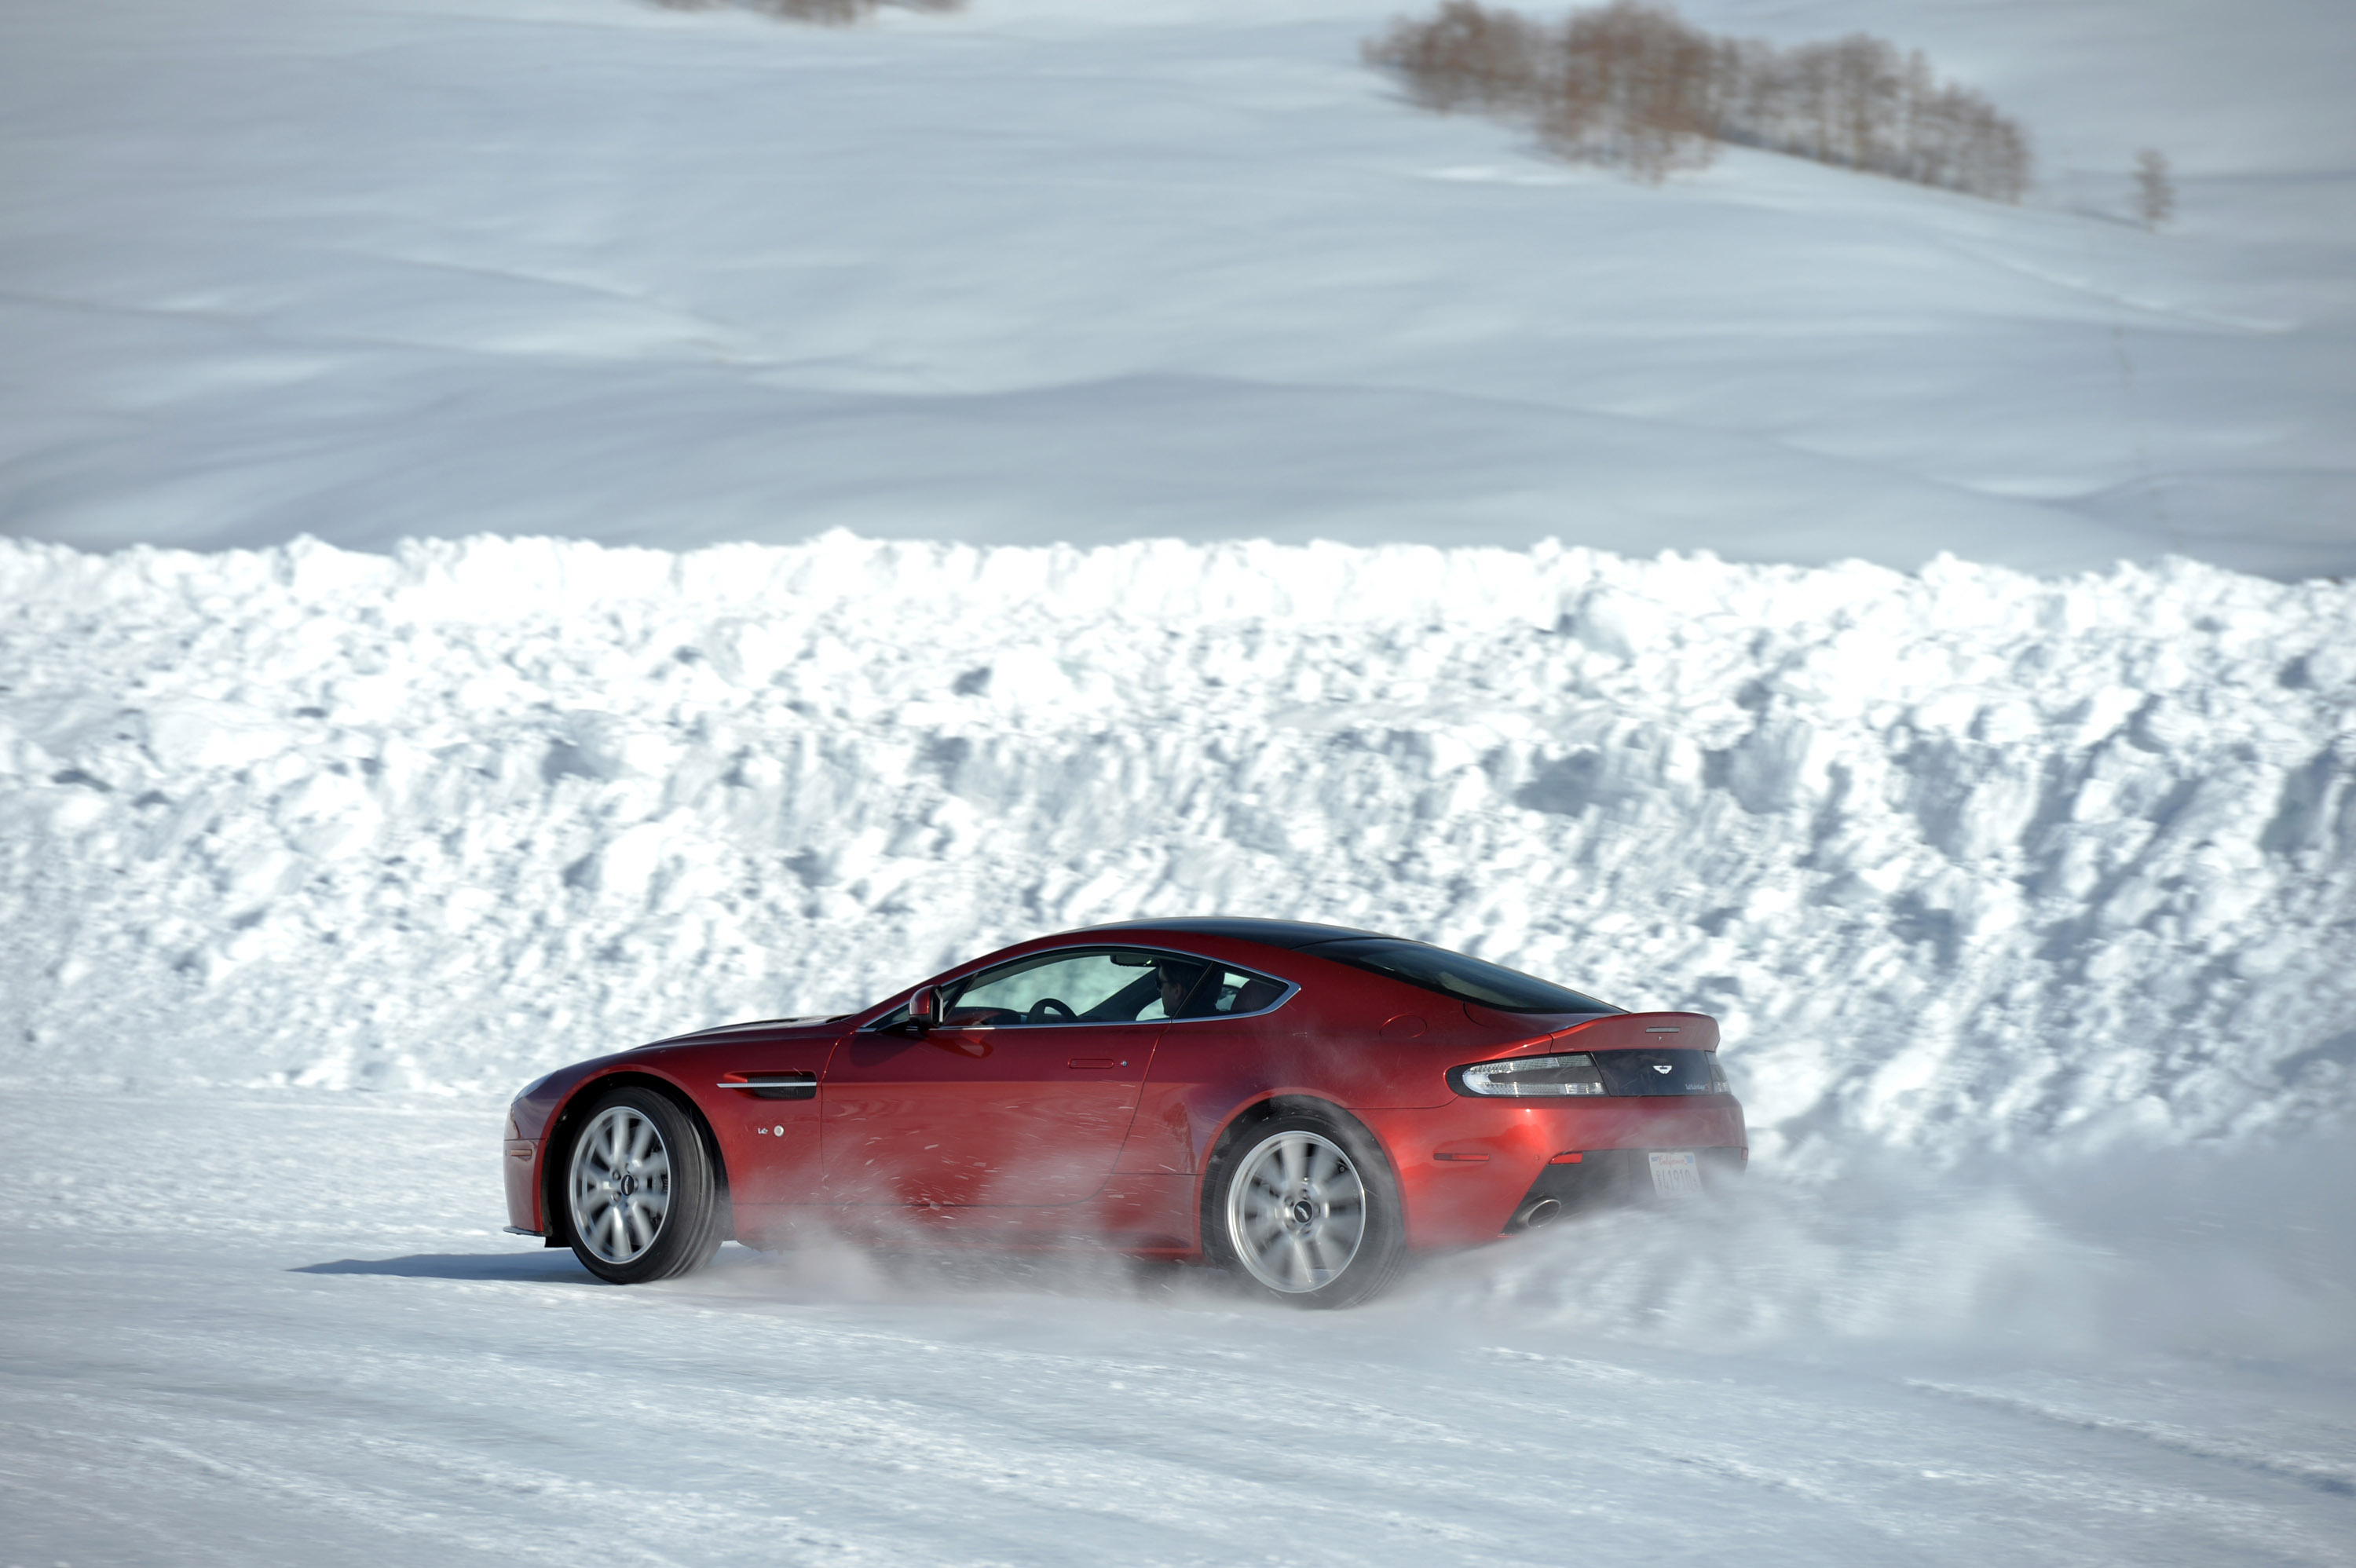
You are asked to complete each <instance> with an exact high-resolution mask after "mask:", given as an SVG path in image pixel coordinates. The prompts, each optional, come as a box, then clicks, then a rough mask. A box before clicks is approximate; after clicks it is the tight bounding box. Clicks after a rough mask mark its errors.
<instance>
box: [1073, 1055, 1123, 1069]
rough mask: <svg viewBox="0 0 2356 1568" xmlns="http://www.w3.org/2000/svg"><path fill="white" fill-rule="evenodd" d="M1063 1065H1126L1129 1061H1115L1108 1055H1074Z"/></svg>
mask: <svg viewBox="0 0 2356 1568" xmlns="http://www.w3.org/2000/svg"><path fill="white" fill-rule="evenodd" d="M1064 1065H1065V1066H1066V1067H1126V1066H1128V1065H1129V1063H1128V1062H1126V1061H1114V1060H1113V1059H1112V1058H1111V1057H1109V1056H1075V1057H1074V1058H1072V1060H1071V1061H1067V1062H1066V1063H1065V1064H1064Z"/></svg>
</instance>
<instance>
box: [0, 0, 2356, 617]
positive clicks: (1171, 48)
mask: <svg viewBox="0 0 2356 1568" xmlns="http://www.w3.org/2000/svg"><path fill="white" fill-rule="evenodd" d="M1396 9H1398V5H1397V4H1396V0H1274V3H1272V0H1161V3H1151V4H1147V3H1129V0H1124V3H1122V4H1118V5H1115V4H1108V3H1104V0H974V4H973V5H971V6H970V8H969V9H968V10H967V11H965V12H964V13H961V14H958V15H953V16H915V15H908V14H904V13H887V14H886V15H885V16H884V17H883V20H882V21H881V22H879V23H878V24H877V25H875V26H873V27H862V28H857V29H850V30H829V29H818V28H808V27H799V28H797V27H780V26H777V25H776V24H775V23H772V22H768V21H765V20H763V19H761V18H758V17H755V16H748V15H744V14H741V13H719V14H714V13H684V14H683V13H678V12H666V11H660V10H657V9H655V8H653V7H651V6H647V5H636V4H633V3H632V0H239V3H237V4H235V5H229V4H222V3H220V0H209V3H207V4H201V5H190V4H187V0H79V3H77V4H75V5H46V6H36V5H16V6H12V7H9V8H7V10H6V12H5V16H0V149H5V151H0V159H5V185H6V190H7V197H6V207H5V221H0V342H5V346H6V352H5V355H0V528H5V529H6V530H7V531H9V532H11V533H14V534H17V535H20V536H27V537H33V538H42V539H62V540H70V541H74V542H79V543H81V544H85V545H91V546H103V547H111V546H114V545H119V544H125V543H134V542H140V541H148V542H166V543H177V544H183V545H188V546H197V547H207V548H210V547H218V546H222V545H252V544H264V543H276V542H281V541H284V540H286V539H291V538H293V537H295V535H297V534H302V533H310V534H314V535H317V536H319V537H321V538H324V539H329V540H330V541H332V542H336V543H339V544H346V545H360V546H364V547H367V548H371V549H382V548H386V547H388V546H390V545H391V543H392V542H393V541H394V540H396V539H400V538H402V537H411V536H423V535H439V536H459V535H466V534H471V533H475V532H477V531H482V530H489V531H493V532H498V533H506V534H541V533H546V534H554V535H561V536H566V537H573V538H592V539H605V540H608V541H617V542H631V543H639V544H659V545H663V546H667V547H670V548H679V547H681V546H685V545H689V544H694V543H701V542H707V541H715V540H727V539H761V540H770V541H791V540H798V539H807V538H809V537H812V536H813V535H815V534H817V533H819V532H820V531H822V530H824V529H826V528H833V527H841V528H851V529H853V530H854V531H858V532H861V533H863V534H868V535H871V536H872V535H882V536H888V537H897V538H916V539H969V540H973V541H976V542H993V541H995V542H1022V543H1044V542H1050V541H1055V540H1066V541H1094V540H1103V539H1133V538H1139V537H1146V536H1154V535H1170V536H1176V537H1183V538H1192V539H1256V538H1266V539H1290V540H1305V539H1312V538H1327V539H1347V540H1352V541H1357V542H1381V541H1389V540H1399V539H1420V540H1428V541H1432V542H1445V543H1466V544H1484V543H1498V544H1515V545H1523V544H1528V543H1531V542H1534V541H1536V540H1538V539H1547V538H1559V539H1563V540H1564V541H1565V542H1567V543H1569V544H1573V545H1586V546H1591V547H1595V548H1601V549H1616V550H1620V551H1622V552H1625V553H1631V554H1645V555H1649V554H1651V553H1653V552H1655V551H1656V550H1658V549H1662V548H1664V547H1670V548H1677V549H1698V548H1708V549H1715V550H1717V551H1718V552H1719V554H1720V555H1722V556H1724V557H1726V558H1727V559H1730V560H1783V561H1830V560H1838V559H1841V558H1843V557H1847V556H1851V555H1854V556H1858V557H1862V558H1864V559H1867V560H1877V561H1880V562H1883V563H1885V564H1890V565H1897V566H1905V567H1911V566H1914V565H1919V564H1920V563H1921V562H1922V561H1924V560H1928V559H1929V558H1930V557H1931V556H1932V555H1933V554H1935V553H1936V552H1938V551H1939V550H1941V549H1948V550H1953V551H1954V552H1955V553H1957V554H1959V555H1962V556H1964V557H1965V558H1966V559H1969V560H1986V561H1995V562H2001V563H2007V564H2011V565H2016V566H2022V567H2028V568H2032V569H2038V570H2074V569H2078V568H2083V567H2102V566H2106V565H2108V564H2109V563H2110V562H2111V561H2113V560H2116V559H2120V558H2122V557H2124V558H2128V559H2134V560H2146V561H2149V560H2157V559H2158V557H2159V556H2160V555H2161V554H2162V553H2164V552H2166V551H2169V550H2175V551H2178V552H2180V553H2187V554H2190V555H2194V556H2196V557H2200V558H2201V559H2206V560H2214V561H2218V562H2221V563H2222V564H2226V565H2230V566H2234V567H2237V568H2240V569H2243V570H2248V571H2263V572H2267V573H2270V574H2275V575H2282V576H2289V575H2298V574H2301V573H2306V572H2319V571H2325V572H2346V571H2351V569H2356V468H2351V450H2356V331H2351V325H2356V289H2351V279H2356V187H2352V186H2351V180H2356V116H2351V114H2349V112H2347V109H2346V106H2345V101H2344V99H2345V92H2344V84H2345V82H2346V81H2347V80H2349V79H2350V77H2351V74H2356V28H2351V27H2348V26H2347V25H2346V18H2345V14H2344V7H2343V6H2342V5H2340V4H2338V3H2337V0H2238V3H2236V4H2232V5H2225V4H2219V3H2217V0H2167V3H2165V4H2155V3H2154V0H2071V3H2069V4H2042V3H2040V4H2024V3H2009V4H1988V3H1985V0H1975V3H1972V4H1956V3H1952V0H1910V3H1909V4H1906V5H1889V4H1883V3H1878V0H1811V3H1808V4H1789V3H1784V0H1772V3H1771V0H1699V3H1697V4H1695V5H1688V6H1687V10H1688V12H1689V13H1690V14H1692V15H1693V16H1695V17H1696V19H1697V20H1699V21H1702V22H1704V23H1706V24H1708V25H1709V26H1712V27H1717V28H1719V29H1721V30H1725V31H1730V32H1735V33H1750V32H1766V33H1771V34H1772V35H1774V36H1776V37H1782V38H1784V39H1786V40H1789V39H1794V38H1804V37H1829V36H1836V35H1837V34H1840V33H1843V32H1846V31H1848V30H1850V29H1853V28H1858V27H1863V28H1867V29H1869V30H1871V31H1874V32H1877V33H1882V34H1886V35H1890V36H1892V37H1895V38H1896V39H1897V40H1898V41H1899V42H1901V43H1902V44H1905V45H1907V46H1909V47H1921V48H1926V49H1928V50H1929V51H1930V52H1931V54H1932V56H1933V59H1934V60H1935V61H1936V62H1937V63H1938V65H1939V66H1940V68H1941V69H1943V70H1945V71H1948V72H1951V73H1953V74H1954V75H1956V76H1958V77H1960V78H1961V79H1963V80H1966V81H1968V82H1970V83H1971V84H1972V85H1974V86H1976V87H1978V88H1981V89H1983V90H1985V91H1987V92H1989V93H1990V94H1991V95H1992V96H1993V97H1994V98H1995V99H1996V100H1997V101H1998V102H1999V103H2001V104H2003V105H2004V106H2005V107H2006V108H2007V109H2008V110H2010V111H2011V112H2015V113H2017V114H2019V116H2020V117H2021V118H2023V119H2024V120H2025V121H2026V122H2027V123H2029V126H2030V127H2031V128H2032V130H2033V132H2034V133H2035V134H2036V137H2037V142H2038V146H2039V148H2040V153H2041V155H2042V157H2043V163H2042V165H2041V166H2042V168H2043V169H2044V171H2045V179H2044V182H2043V184H2042V185H2041V186H2040V190H2039V192H2038V194H2037V197H2036V198H2035V200H2034V201H2033V202H2032V203H2030V204H2029V205H2028V206H2026V207H2022V208H2008V207H2001V206H1997V205H1995V204H1991V203H1987V202H1981V201H1976V200H1973V199H1971V198H1968V197H1956V196H1953V195H1948V194H1944V193H1939V192H1933V191H1928V190H1923V189H1921V188H1919V187H1909V186H1902V185H1899V184H1896V183H1894V182H1890V181H1887V180H1879V179H1869V178H1860V177H1858V176H1852V175H1847V174H1844V173H1841V172H1839V171H1837V170H1831V169H1826V168H1820V167H1816V166H1815V165H1808V164H1804V163H1799V162H1795V161H1793V160H1789V159H1781V158H1775V157H1772V156H1767V155H1749V154H1734V155H1729V156H1728V157H1726V158H1725V159H1724V160H1723V161H1722V162H1720V163H1719V165H1717V166H1716V167H1715V168H1713V169H1711V170H1709V171H1708V172H1707V173H1706V174H1702V175H1699V176H1694V177H1691V178H1682V179H1679V180H1677V181H1675V182H1673V183H1672V184H1670V185H1669V186H1668V187H1665V188H1662V189H1651V188H1646V187H1639V186H1635V185H1632V184H1630V183H1629V182H1627V181H1626V180H1624V179H1622V178H1621V177H1620V176H1615V175H1611V174H1607V173H1603V172H1600V171H1594V170H1582V169H1576V168H1568V167H1564V166H1562V165H1555V164H1550V163H1547V162H1546V161H1544V160H1542V159H1539V158H1537V157H1536V156H1535V155H1533V154H1532V153H1531V151H1530V149H1529V147H1528V146H1527V145H1526V137H1524V136H1522V135H1520V134H1519V133H1516V132H1515V131H1513V130H1511V129H1509V128H1505V127H1502V126H1497V125H1494V124H1491V123H1486V122H1483V121H1480V120H1478V119H1473V118H1464V119H1452V120H1451V119H1441V118H1438V117H1434V116H1430V115H1426V114H1423V113H1421V112H1417V111H1415V110H1413V109H1411V108H1408V106H1406V105H1405V104H1403V103H1402V102H1400V101H1398V98H1397V96H1396V94H1395V93H1394V92H1393V91H1391V90H1390V89H1389V88H1388V87H1387V85H1386V83H1385V82H1383V81H1382V80H1380V79H1379V78H1377V77H1376V76H1375V75H1374V74H1372V73H1370V72H1368V71H1367V70H1365V69H1364V68H1362V67H1361V66H1360V65H1359V63H1358V60H1357V55H1356V48H1357V44H1358V41H1359V40H1360V39H1361V38H1362V37H1365V36H1366V35H1367V34H1368V33H1370V32H1372V31H1374V30H1375V29H1376V27H1379V26H1380V25H1381V24H1382V23H1383V21H1384V20H1385V18H1386V17H1387V16H1388V15H1389V14H1390V13H1391V12H1392V11H1394V10H1396ZM2144 145H2153V146H2158V147H2160V148H2163V149H2164V150H2166V151H2167V152H2168V153H2169V155H2171V157H2172V159H2173V161H2174V163H2175V165H2176V166H2177V168H2178V170H2179V175H2180V181H2179V183H2180V184H2181V187H2182V195H2183V199H2182V206H2181V216H2180V217H2179V219H2178V220H2177V221H2176V222H2175V223H2174V224H2172V225H2171V226H2170V227H2169V229H2168V230H2167V231H2165V232H2163V233H2160V234H2156V235H2155V234H2147V233H2145V232H2143V231H2141V230H2140V229H2136V227H2134V226H2133V225H2132V224H2131V223H2129V222H2128V221H2126V213H2127V211H2128V205H2129V177H2128V172H2129V170H2130V168H2131V165H2132V160H2133V157H2134V154H2135V151H2136V148H2137V147H2139V146H2144Z"/></svg>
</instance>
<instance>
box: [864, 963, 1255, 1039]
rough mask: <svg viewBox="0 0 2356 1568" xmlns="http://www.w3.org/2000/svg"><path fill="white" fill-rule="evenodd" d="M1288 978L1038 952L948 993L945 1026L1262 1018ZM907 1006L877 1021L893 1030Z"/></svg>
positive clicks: (1220, 967)
mask: <svg viewBox="0 0 2356 1568" xmlns="http://www.w3.org/2000/svg"><path fill="white" fill-rule="evenodd" d="M1290 988H1291V987H1290V986H1288V985H1287V984H1286V983H1285V982H1284V981H1282V980H1273V979H1270V978H1269V977H1268V976H1265V975H1255V974H1252V973H1250V972H1249V971H1248V970H1242V969H1234V968H1229V967H1227V966H1226V965H1219V964H1214V963H1212V962H1211V961H1210V960H1208V959H1206V958H1196V957H1193V956H1191V955H1186V954H1182V953H1156V952H1149V951H1141V950H1138V949H1135V948H1091V949H1086V950H1078V951H1076V950H1073V949H1069V948H1066V949H1061V950H1058V951H1056V952H1053V953H1034V954H1033V955H1031V956H1030V957H1028V958H1018V959H1016V960H1015V961H1014V962H1013V963H1012V964H1001V965H999V966H998V967H996V968H994V969H985V970H982V971H981V972H980V973H979V974H976V975H972V976H968V977H967V978H966V979H965V980H964V981H962V982H959V983H952V984H951V985H949V986H948V987H946V988H945V989H946V992H947V994H946V995H945V996H944V997H942V998H941V1000H942V1008H941V1021H942V1022H943V1023H945V1024H947V1025H948V1026H950V1027H952V1028H964V1029H1023V1028H1029V1027H1038V1026H1044V1025H1054V1024H1069V1023H1161V1022H1163V1021H1165V1020H1167V1019H1212V1018H1224V1017H1228V1016H1231V1015H1237V1014H1243V1013H1256V1012H1258V1011H1261V1010H1262V1009H1264V1008H1269V1007H1273V1006H1274V1005H1275V1004H1276V1003H1277V1002H1279V1001H1280V1000H1282V999H1283V997H1285V995H1286V994H1287V993H1288V992H1289V991H1290ZM906 1018H907V1011H906V1009H905V1008H895V1009H894V1011H893V1012H892V1013H891V1015H890V1016H888V1017H886V1018H883V1019H877V1020H876V1021H875V1022H874V1023H873V1024H872V1025H870V1026H869V1027H870V1028H872V1029H891V1028H894V1027H897V1026H898V1025H900V1024H902V1023H904V1022H905V1020H906Z"/></svg>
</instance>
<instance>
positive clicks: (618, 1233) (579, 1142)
mask: <svg viewBox="0 0 2356 1568" xmlns="http://www.w3.org/2000/svg"><path fill="white" fill-rule="evenodd" d="M719 1186H720V1184H719V1182H718V1180H717V1179H716V1173H715V1172H714V1170H713V1168H712V1157H711V1151H710V1150H708V1149H707V1148H706V1147H704V1143H703V1137H702V1135H701V1133H699V1132H698V1131H697V1130H696V1127H695V1124H694V1123H693V1122H692V1121H691V1120H690V1119H689V1118H688V1116H687V1114H686V1113H685V1112H683V1111H681V1110H680V1108H679V1106H678V1105H677V1104H675V1103H673V1102H672V1101H671V1100H669V1098H667V1097H666V1096H664V1095H661V1094H658V1093H655V1092H654V1091H653V1090H651V1089H637V1088H628V1089H616V1090H615V1091H613V1092H612V1093H608V1094H606V1095H605V1096H603V1097H602V1098H600V1099H599V1100H598V1101H597V1103H596V1104H594V1105H592V1106H591V1107H590V1108H589V1114H588V1116H587V1118H586V1119H585V1120H584V1122H583V1123H582V1125H581V1132H580V1136H577V1137H575V1138H574V1139H573V1152H572V1155H571V1157H570V1158H569V1159H568V1160H567V1161H566V1166H565V1182H564V1189H565V1198H566V1203H567V1212H568V1217H569V1218H570V1219H571V1221H572V1232H573V1255H574V1256H575V1257H577V1258H579V1259H580V1260H581V1264H582V1266H583V1267H584V1268H586V1269H587V1270H588V1271H589V1272H590V1273H591V1274H594V1275H596V1276H597V1277H598V1278H600V1279H604V1280H610V1281H612V1282H613V1283H614V1284H616V1285H639V1284H643V1283H644V1282H646V1281H648V1280H653V1279H669V1278H670V1277H671V1276H672V1275H682V1274H686V1273H688V1272H689V1271H691V1270H692V1269H698V1268H701V1267H702V1266H703V1265H704V1264H706V1263H708V1262H710V1261H711V1258H712V1253H714V1252H716V1251H718V1250H719V1247H720V1243H721V1239H722V1238H721V1234H720V1232H721V1228H722V1227H721V1211H722V1205H721V1201H720V1192H719Z"/></svg>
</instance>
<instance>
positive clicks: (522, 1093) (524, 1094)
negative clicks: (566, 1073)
mask: <svg viewBox="0 0 2356 1568" xmlns="http://www.w3.org/2000/svg"><path fill="white" fill-rule="evenodd" d="M555 1076H556V1074H555V1073H553V1072H543V1073H541V1075H540V1076H539V1077H537V1078H535V1079H533V1080H532V1081H531V1082H530V1083H527V1084H525V1085H524V1086H523V1087H522V1088H520V1089H519V1090H517V1091H516V1092H515V1097H516V1098H517V1099H518V1100H529V1099H530V1098H531V1097H532V1096H533V1095H534V1094H537V1093H540V1092H541V1089H543V1088H545V1087H547V1084H548V1081H549V1080H550V1079H552V1078H553V1077H555Z"/></svg>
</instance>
